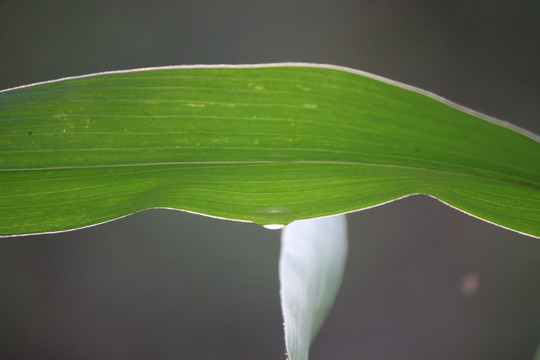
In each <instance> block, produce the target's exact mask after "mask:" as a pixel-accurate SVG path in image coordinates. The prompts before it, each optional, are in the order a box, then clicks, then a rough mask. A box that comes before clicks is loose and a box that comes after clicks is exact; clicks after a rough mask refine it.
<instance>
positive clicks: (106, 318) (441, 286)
mask: <svg viewBox="0 0 540 360" xmlns="http://www.w3.org/2000/svg"><path fill="white" fill-rule="evenodd" d="M539 38H540V2H539V1H536V0H534V1H428V0H426V1H386V0H379V1H342V0H333V1H323V0H317V1H310V2H307V1H304V2H297V1H268V0H267V1H257V0H249V1H223V0H221V1H219V0H214V1H207V0H197V1H84V2H83V1H45V0H43V1H11V0H1V1H0V54H1V56H0V88H9V87H13V86H17V85H22V84H27V83H33V82H37V81H42V80H50V79H55V78H59V77H65V76H71V75H81V74H87V73H93V72H98V71H106V70H119V69H130V68H138V67H146V66H160V65H177V64H216V63H235V64H236V63H261V62H279V61H308V62H319V63H331V64H336V65H344V66H349V67H353V68H356V69H361V70H365V71H368V72H372V73H375V74H378V75H382V76H386V77H389V78H392V79H394V80H398V81H401V82H405V83H408V84H411V85H415V86H418V87H421V88H423V89H426V90H429V91H432V92H435V93H437V94H439V95H442V96H444V97H446V98H448V99H450V100H452V101H455V102H457V103H459V104H462V105H465V106H468V107H471V108H473V109H475V110H478V111H481V112H484V113H487V114H489V115H492V116H495V117H497V118H501V119H504V120H508V121H510V122H512V123H514V124H517V125H519V126H522V127H524V128H527V129H529V130H531V131H534V132H536V133H540V119H539V118H538V113H540V101H539V99H540V66H539V64H540V40H539ZM348 219H349V231H350V254H349V259H348V261H349V262H348V265H347V271H346V274H345V279H344V284H343V287H342V289H341V291H340V293H339V296H338V298H337V301H336V304H335V306H334V308H333V310H332V312H331V313H330V316H329V318H328V321H327V323H326V324H325V326H324V327H323V329H322V331H321V333H320V334H319V336H318V337H317V339H316V341H315V343H314V344H313V347H312V353H311V359H312V360H329V359H332V360H348V359H366V360H368V359H369V360H376V359H381V360H382V359H475V360H478V359H480V360H482V359H486V360H487V359H490V360H495V359H512V360H520V359H527V360H528V359H531V358H532V356H533V353H534V351H535V348H536V344H537V342H538V341H539V340H540V261H539V260H540V240H538V239H532V238H528V237H525V236H521V235H518V234H515V233H512V232H510V231H507V230H503V229H500V228H497V227H495V226H493V225H490V224H487V223H484V222H482V221H480V220H477V219H473V218H471V217H468V216H466V215H464V214H462V213H459V212H458V211H456V210H453V209H451V208H448V207H446V206H444V205H443V204H441V203H439V202H437V201H436V200H433V199H430V198H428V197H425V196H415V197H410V198H407V199H403V200H400V201H397V202H394V203H392V204H388V205H385V206H382V207H378V208H375V209H371V210H368V211H363V212H358V213H355V214H351V215H349V216H348ZM278 254H279V232H278V231H270V230H265V229H263V228H261V227H259V226H257V225H253V224H244V223H235V222H229V221H223V220H216V219H210V218H206V217H202V216H196V215H192V214H187V213H183V212H180V211H165V210H149V211H144V212H141V213H137V214H135V215H132V216H129V217H126V218H123V219H120V220H117V221H113V222H110V223H107V224H103V225H100V226H96V227H92V228H88V229H84V230H77V231H70V232H66V233H61V234H55V235H43V236H30V237H17V238H4V239H0V359H173V358H174V359H221V360H228V359H235V360H241V359H257V360H265V359H273V360H275V359H284V358H285V355H284V344H283V339H282V338H283V335H282V319H281V313H280V308H279V295H278V290H279V284H278V281H277V279H278V276H277V261H278Z"/></svg>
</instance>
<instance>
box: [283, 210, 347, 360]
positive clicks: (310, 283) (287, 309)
mask: <svg viewBox="0 0 540 360" xmlns="http://www.w3.org/2000/svg"><path fill="white" fill-rule="evenodd" d="M346 255H347V221H346V218H345V215H337V216H330V217H323V218H315V219H307V220H298V221H294V222H292V223H291V224H289V225H287V226H286V227H285V228H284V229H283V232H282V235H281V255H280V260H279V280H280V283H281V292H280V294H281V307H282V311H283V318H284V328H285V345H286V347H287V353H288V356H289V359H290V360H307V359H308V354H309V346H310V344H311V342H312V341H313V339H314V338H315V335H316V334H317V332H318V331H319V329H320V327H321V325H322V323H323V321H324V319H325V318H326V315H327V314H328V311H329V310H330V307H331V306H332V303H333V302H334V299H335V296H336V293H337V291H338V289H339V286H340V283H341V278H342V276H343V270H344V268H345V258H346Z"/></svg>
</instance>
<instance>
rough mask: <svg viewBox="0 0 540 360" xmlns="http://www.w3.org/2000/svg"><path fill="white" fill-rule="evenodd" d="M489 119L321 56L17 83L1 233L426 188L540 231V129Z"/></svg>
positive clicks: (257, 215) (313, 204)
mask: <svg viewBox="0 0 540 360" xmlns="http://www.w3.org/2000/svg"><path fill="white" fill-rule="evenodd" d="M476 115H477V114H474V113H470V112H464V111H463V109H460V108H456V107H453V106H449V105H448V104H446V103H445V102H441V101H440V99H438V98H434V97H431V96H426V95H425V94H423V93H419V92H417V91H412V90H410V89H408V88H406V87H403V86H395V84H394V83H389V82H385V81H380V79H378V78H376V77H375V78H374V77H372V76H371V77H370V76H365V74H359V73H357V72H354V71H345V70H343V69H335V68H331V67H328V68H325V67H317V66H307V65H302V66H300V65H298V66H293V65H290V66H275V65H274V66H266V67H265V66H261V67H215V68H207V67H203V68H196V67H195V68H169V69H154V70H148V71H134V72H129V71H128V72H119V73H112V74H102V75H98V76H90V77H81V78H75V79H69V80H65V81H59V82H52V83H46V84H41V85H37V86H30V87H25V88H21V89H15V90H11V91H3V92H1V93H0V129H1V131H0V153H1V154H2V156H1V158H0V185H1V186H2V191H1V193H0V206H1V207H2V210H0V211H1V212H0V233H1V234H4V235H5V234H21V233H34V232H42V231H59V230H66V229H69V228H74V227H81V226H88V225H91V224H93V223H97V222H102V221H107V220H110V219H113V218H117V217H120V216H124V215H127V214H129V213H132V212H135V211H139V210H142V209H145V208H151V207H167V208H178V209H184V210H189V211H194V212H199V213H203V214H208V215H213V216H218V217H224V218H231V219H238V220H247V221H255V222H258V223H261V224H275V223H280V224H286V223H289V222H291V221H293V220H295V219H300V218H312V217H316V216H323V215H329V214H335V213H343V212H348V211H353V210H357V209H361V208H366V207H370V206H375V205H377V204H380V203H383V202H387V201H391V200H393V199H395V198H399V197H403V196H406V195H409V194H415V193H425V194H429V195H432V196H435V197H437V198H439V199H441V200H443V201H444V202H446V203H448V204H450V205H452V206H455V207H457V208H459V209H461V210H463V211H466V212H468V213H471V214H474V215H475V216H478V217H481V218H483V219H485V220H488V221H490V222H493V223H497V224H500V225H502V226H504V227H507V228H512V229H514V230H517V231H519V232H522V233H526V234H530V235H534V236H540V224H539V223H540V214H539V209H540V195H539V193H540V191H539V189H540V185H539V184H540V165H539V164H540V150H539V148H540V145H539V142H538V139H537V137H535V136H534V135H530V134H527V133H526V132H523V133H524V134H525V135H528V136H525V135H524V134H521V133H517V132H515V131H512V129H509V128H507V127H503V126H501V124H499V123H493V122H491V121H486V120H485V118H484V117H478V116H476ZM488 120H492V119H488ZM493 121H494V122H496V121H495V120H493ZM306 179H308V180H306ZM336 189H341V190H338V191H336ZM481 191H484V194H483V195H482V194H481ZM479 194H480V195H479ZM74 199H79V201H77V202H74ZM58 208H61V209H63V210H61V211H60V212H59V213H58ZM83 209H84V210H83ZM55 212H57V214H55Z"/></svg>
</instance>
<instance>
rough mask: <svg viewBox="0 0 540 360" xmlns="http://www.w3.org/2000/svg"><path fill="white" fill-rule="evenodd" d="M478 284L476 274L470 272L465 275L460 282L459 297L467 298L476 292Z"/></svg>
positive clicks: (478, 280)
mask: <svg viewBox="0 0 540 360" xmlns="http://www.w3.org/2000/svg"><path fill="white" fill-rule="evenodd" d="M479 284H480V278H479V276H478V274H477V273H474V272H470V273H467V274H465V275H464V276H463V277H462V278H461V281H460V284H459V287H460V292H461V295H462V296H464V297H468V296H471V295H473V294H474V293H476V292H477V291H478V285H479Z"/></svg>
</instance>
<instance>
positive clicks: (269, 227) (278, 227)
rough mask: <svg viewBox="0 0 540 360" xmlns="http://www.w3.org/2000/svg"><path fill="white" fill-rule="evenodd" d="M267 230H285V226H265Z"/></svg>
mask: <svg viewBox="0 0 540 360" xmlns="http://www.w3.org/2000/svg"><path fill="white" fill-rule="evenodd" d="M263 226H264V227H265V228H266V229H270V230H279V229H281V228H283V227H284V226H285V225H281V224H268V225H263Z"/></svg>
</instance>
